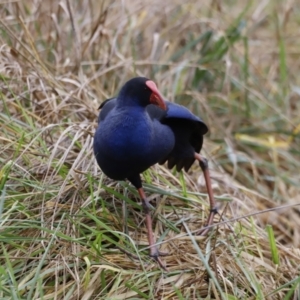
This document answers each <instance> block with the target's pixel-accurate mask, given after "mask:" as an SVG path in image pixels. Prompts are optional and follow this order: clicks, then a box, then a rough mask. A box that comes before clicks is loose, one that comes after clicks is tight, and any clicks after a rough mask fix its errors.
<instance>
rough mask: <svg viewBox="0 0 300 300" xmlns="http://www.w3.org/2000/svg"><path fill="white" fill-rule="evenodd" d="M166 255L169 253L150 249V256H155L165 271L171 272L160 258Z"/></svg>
mask: <svg viewBox="0 0 300 300" xmlns="http://www.w3.org/2000/svg"><path fill="white" fill-rule="evenodd" d="M166 255H168V254H167V253H165V252H161V251H158V250H157V249H154V251H152V248H151V250H150V257H151V258H153V259H154V260H155V261H156V262H157V263H158V264H159V266H160V267H161V268H162V269H163V270H164V271H166V272H169V270H168V269H167V267H166V266H165V264H164V263H163V261H162V260H161V259H160V256H166Z"/></svg>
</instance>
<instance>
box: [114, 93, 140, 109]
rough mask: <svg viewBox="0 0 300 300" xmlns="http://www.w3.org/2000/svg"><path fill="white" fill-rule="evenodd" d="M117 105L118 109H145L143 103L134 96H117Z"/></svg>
mask: <svg viewBox="0 0 300 300" xmlns="http://www.w3.org/2000/svg"><path fill="white" fill-rule="evenodd" d="M117 107H118V108H119V109H134V110H136V111H143V110H145V108H146V107H145V105H142V104H141V103H140V101H139V100H138V99H136V98H134V97H125V96H122V95H119V96H118V99H117Z"/></svg>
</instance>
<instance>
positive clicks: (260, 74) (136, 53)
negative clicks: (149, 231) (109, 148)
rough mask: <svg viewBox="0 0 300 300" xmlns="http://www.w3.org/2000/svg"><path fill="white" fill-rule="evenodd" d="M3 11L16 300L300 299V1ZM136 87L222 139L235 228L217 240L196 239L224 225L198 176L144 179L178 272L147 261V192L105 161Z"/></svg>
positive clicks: (5, 216)
mask: <svg viewBox="0 0 300 300" xmlns="http://www.w3.org/2000/svg"><path fill="white" fill-rule="evenodd" d="M244 2H245V3H244ZM0 13H1V15H0V16H1V17H0V26H1V27H0V28H1V36H0V39H1V47H0V76H1V81H0V84H1V102H0V107H1V113H0V122H1V132H2V134H1V136H0V151H1V157H0V190H1V195H0V213H1V218H0V226H1V227H0V245H1V248H0V260H1V263H0V298H1V299H142V298H146V299H201V298H206V299H299V297H300V294H299V282H300V277H299V264H300V251H299V246H300V235H299V231H298V229H299V228H300V218H299V212H300V211H299V206H298V205H299V204H300V196H299V195H300V187H299V182H300V176H299V169H300V160H299V156H300V155H299V154H300V152H299V141H300V138H299V132H300V125H299V124H300V118H299V116H300V101H299V94H300V77H299V76H298V74H299V69H300V60H299V55H298V49H299V46H300V45H299V43H300V42H299V41H300V39H299V16H300V5H299V4H298V2H297V1H295V0H291V1H287V2H284V1H276V2H275V1H256V0H254V1H251V2H250V1H249V3H248V4H247V2H246V1H227V2H226V4H225V1H224V2H222V1H218V0H217V1H211V2H209V3H208V2H204V1H189V2H188V3H184V2H182V1H178V0H175V1H165V2H164V1H157V0H154V1H151V2H145V1H139V0H132V1H94V0H82V1H68V0H64V1H49V0H43V1H42V0H30V1H18V2H13V1H6V2H5V3H2V4H1V5H0ZM210 35H211V38H209V37H210ZM136 75H144V76H147V77H150V78H152V79H153V80H155V81H156V82H157V83H158V86H159V88H160V90H161V91H162V92H163V93H164V94H165V96H166V97H168V98H169V99H170V100H172V101H176V102H178V103H182V104H184V105H186V106H187V107H189V108H190V109H191V110H193V111H194V112H195V113H196V114H199V115H200V116H201V117H202V118H203V119H204V121H205V122H206V123H207V124H208V126H209V128H210V133H209V135H208V136H207V137H206V138H205V144H204V149H203V152H202V153H203V154H204V155H205V156H207V157H208V158H209V160H210V167H211V173H212V180H213V188H214V192H215V195H216V197H217V198H218V202H219V203H220V212H221V213H222V214H223V220H220V218H218V217H216V219H215V222H216V224H215V226H214V227H213V230H212V231H211V234H210V235H209V236H207V237H205V238H203V237H197V236H194V235H192V234H191V233H192V232H195V231H197V229H199V228H201V226H202V225H203V222H204V220H205V219H206V217H207V214H208V203H207V195H206V190H205V187H204V182H203V177H202V174H201V172H200V169H199V167H198V166H196V165H195V166H194V167H193V169H192V171H191V172H190V173H189V174H176V173H174V172H173V171H169V170H167V169H166V168H164V167H161V166H155V167H153V168H152V169H151V170H149V171H147V172H145V174H144V178H145V182H146V184H145V187H146V192H147V195H149V197H150V199H152V200H156V202H155V203H153V205H154V206H155V208H156V210H155V212H154V216H155V219H156V222H155V233H156V234H157V237H158V238H159V243H161V249H162V250H163V251H167V252H169V256H167V257H165V258H164V261H165V262H166V264H167V267H168V269H169V273H164V272H163V271H162V270H160V269H159V267H158V266H157V264H155V263H154V262H153V261H151V260H150V259H149V258H148V256H147V236H146V231H145V226H144V223H143V221H144V219H143V214H142V212H141V210H140V205H139V203H138V197H137V194H136V192H135V191H134V189H133V188H132V186H130V185H129V184H127V183H124V182H114V181H112V180H109V179H108V178H106V177H105V176H104V175H103V174H102V173H101V171H100V170H99V168H98V166H97V165H96V163H95V160H94V157H93V153H92V140H93V133H94V131H95V126H96V118H97V114H98V111H97V107H98V106H99V103H100V102H101V101H103V100H104V99H106V98H108V97H110V96H113V95H115V94H116V93H117V91H118V89H119V88H120V87H121V86H122V85H123V83H124V82H125V81H126V80H127V79H129V78H131V77H133V76H136ZM282 206H284V208H280V207H282ZM235 218H237V219H235ZM219 222H221V224H218V223H219ZM222 222H223V223H222ZM269 225H270V226H269ZM120 248H121V249H124V250H126V251H127V252H129V253H132V254H133V255H135V257H136V258H133V257H131V256H128V255H125V254H124V252H122V251H121V250H120Z"/></svg>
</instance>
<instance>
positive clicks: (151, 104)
mask: <svg viewBox="0 0 300 300" xmlns="http://www.w3.org/2000/svg"><path fill="white" fill-rule="evenodd" d="M100 109H101V112H100V115H99V125H98V128H97V130H96V133H95V136H94V154H95V157H96V160H97V162H98V164H99V166H100V168H101V170H102V171H103V172H104V174H106V175H107V176H108V177H110V178H112V179H115V180H125V179H128V180H129V181H130V182H131V183H132V184H133V185H134V186H135V187H136V189H137V190H138V192H139V195H140V197H141V200H142V204H143V209H144V213H145V215H146V226H147V231H148V241H149V246H150V256H151V257H153V258H154V259H155V260H156V261H157V262H158V263H159V265H160V266H161V267H163V268H164V269H165V267H164V265H163V263H162V261H161V260H160V258H159V255H162V253H160V252H159V251H158V249H157V247H156V245H155V239H154V235H153V231H152V220H151V215H150V204H149V202H148V200H147V198H146V196H145V193H144V190H143V187H142V181H141V176H140V174H141V173H142V172H144V171H145V170H147V169H148V168H149V167H151V166H152V165H154V164H156V163H160V164H163V163H164V162H166V161H168V167H169V168H173V167H174V166H176V169H177V171H180V170H181V169H182V168H184V169H185V171H188V170H189V168H190V167H191V165H192V164H193V162H194V161H195V160H198V161H199V164H200V167H201V169H202V170H203V172H204V177H205V182H206V188H207V191H208V196H209V201H210V215H209V218H208V220H207V222H206V226H207V225H211V224H212V222H213V218H214V215H215V214H216V213H217V209H216V205H215V200H214V197H213V192H212V188H211V182H210V176H209V171H208V164H207V160H206V159H205V158H204V157H202V156H201V155H200V154H199V152H200V150H201V147H202V143H203V135H204V134H205V133H207V131H208V128H207V126H206V125H205V123H204V122H203V121H202V120H201V119H200V118H198V117H196V116H195V115H193V114H192V113H191V112H190V111H189V110H188V109H187V108H185V107H183V106H181V105H178V104H175V103H171V102H168V101H165V100H164V98H163V96H162V95H161V93H160V92H159V90H158V89H157V87H156V84H155V83H154V82H153V81H151V80H149V79H147V78H144V77H136V78H133V79H131V80H129V81H128V82H126V84H125V85H124V86H123V87H122V88H121V91H120V93H119V95H118V96H117V97H116V98H112V99H108V100H106V101H104V102H103V103H102V104H101V106H100ZM207 232H208V229H207V228H205V227H204V229H202V231H201V233H200V234H202V235H203V234H206V233H207Z"/></svg>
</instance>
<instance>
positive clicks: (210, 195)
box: [195, 153, 218, 235]
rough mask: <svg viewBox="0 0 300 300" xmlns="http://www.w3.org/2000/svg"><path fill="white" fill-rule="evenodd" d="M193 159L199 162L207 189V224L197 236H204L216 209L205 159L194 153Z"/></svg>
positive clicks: (211, 222) (216, 211)
mask: <svg viewBox="0 0 300 300" xmlns="http://www.w3.org/2000/svg"><path fill="white" fill-rule="evenodd" d="M195 158H196V159H197V160H198V161H199V165H200V167H201V169H202V171H203V174H204V179H205V184H206V189H207V193H208V198H209V205H210V213H209V216H208V219H207V222H206V224H205V227H204V228H203V229H201V230H200V231H199V232H198V234H200V235H206V234H207V233H208V232H209V230H210V229H209V228H206V227H207V226H209V225H212V224H213V221H214V216H215V215H216V214H217V213H218V209H217V206H216V201H215V198H214V195H213V191H212V187H211V180H210V175H209V170H208V163H207V159H206V158H205V157H203V156H201V155H200V154H199V153H195Z"/></svg>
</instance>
